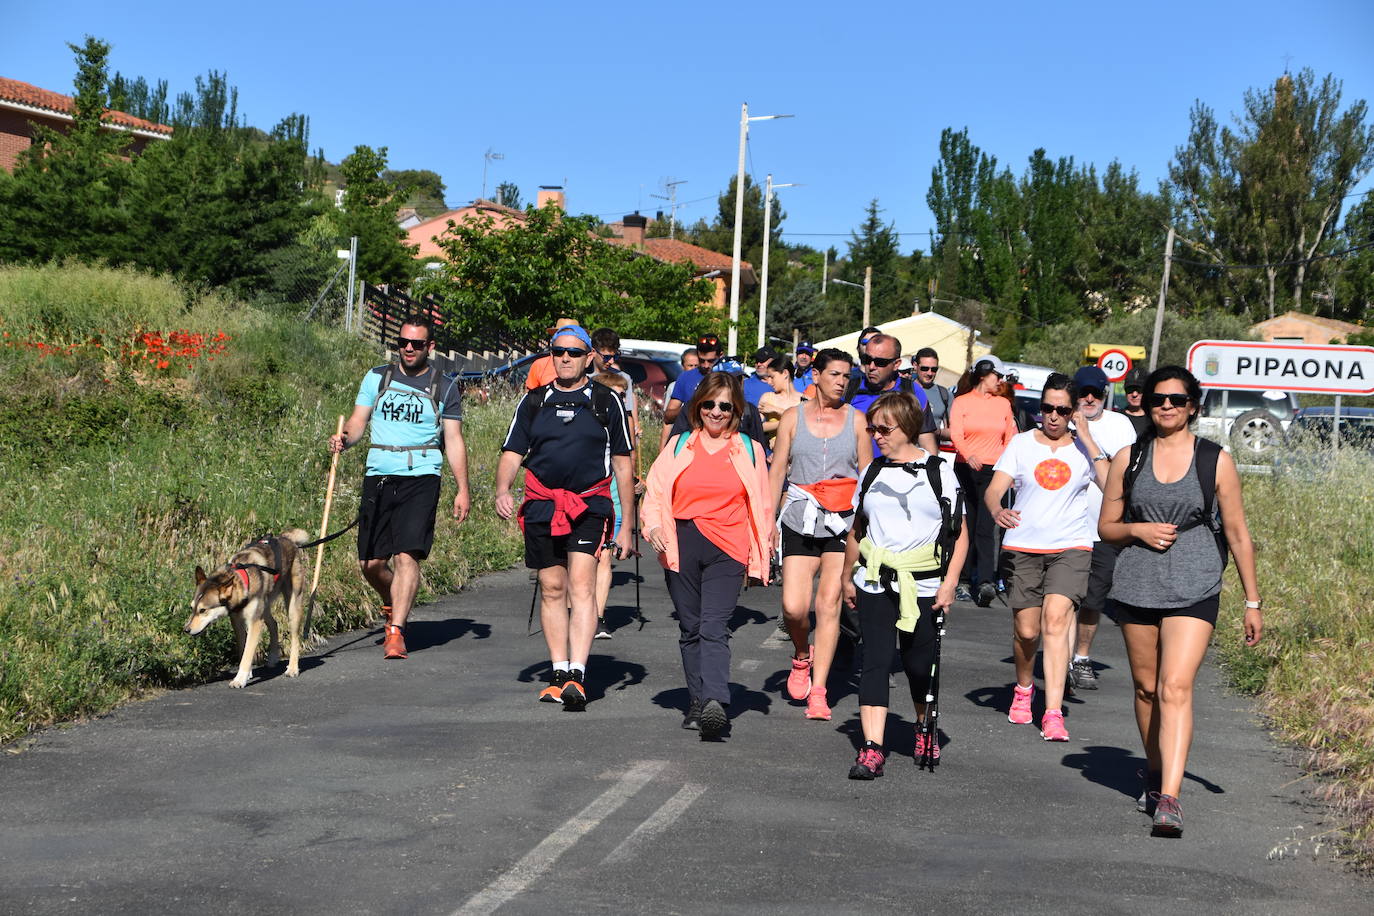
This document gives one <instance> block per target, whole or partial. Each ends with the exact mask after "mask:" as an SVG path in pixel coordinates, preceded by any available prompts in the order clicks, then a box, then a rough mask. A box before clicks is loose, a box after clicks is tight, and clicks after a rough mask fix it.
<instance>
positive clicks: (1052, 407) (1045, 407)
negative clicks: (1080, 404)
mask: <svg viewBox="0 0 1374 916" xmlns="http://www.w3.org/2000/svg"><path fill="white" fill-rule="evenodd" d="M1040 412H1041V413H1042V414H1046V415H1048V414H1051V413H1057V414H1059V415H1060V416H1061V417H1071V416H1073V408H1072V407H1066V406H1064V405H1063V404H1046V403H1045V402H1044V401H1041V402H1040Z"/></svg>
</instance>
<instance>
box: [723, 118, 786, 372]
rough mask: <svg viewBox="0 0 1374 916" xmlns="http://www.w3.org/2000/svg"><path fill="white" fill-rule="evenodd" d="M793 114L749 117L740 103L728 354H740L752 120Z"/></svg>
mask: <svg viewBox="0 0 1374 916" xmlns="http://www.w3.org/2000/svg"><path fill="white" fill-rule="evenodd" d="M790 117H792V116H791V115H758V116H756V117H752V118H751V117H749V103H748V102H744V103H743V104H741V105H740V111H739V167H738V168H737V169H736V171H735V244H734V250H733V252H732V254H731V255H730V334H729V348H728V350H727V353H726V355H727V356H738V355H739V354H738V353H737V352H736V349H737V346H738V344H739V280H740V277H739V269H740V247H741V246H742V244H743V241H744V236H743V232H744V153H745V148H746V144H747V143H748V142H749V122H750V121H772V120H775V119H777V118H790Z"/></svg>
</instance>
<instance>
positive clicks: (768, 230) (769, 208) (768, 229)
mask: <svg viewBox="0 0 1374 916" xmlns="http://www.w3.org/2000/svg"><path fill="white" fill-rule="evenodd" d="M795 187H797V185H796V184H773V175H772V173H771V172H770V173H769V175H768V182H767V188H768V190H766V191H765V192H764V194H763V276H762V278H761V279H760V281H759V283H760V286H759V342H758V347H759V349H763V341H764V336H765V335H764V332H763V328H764V325H765V324H767V322H768V245H769V243H770V242H771V241H772V240H773V228H772V227H773V189H774V188H795Z"/></svg>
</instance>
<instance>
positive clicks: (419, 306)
mask: <svg viewBox="0 0 1374 916" xmlns="http://www.w3.org/2000/svg"><path fill="white" fill-rule="evenodd" d="M416 313H418V314H422V315H425V316H427V317H428V318H429V319H430V321H432V322H433V323H434V341H435V343H436V346H435V351H436V354H437V355H439V356H440V357H441V360H442V361H443V362H446V363H448V367H447V368H448V369H449V371H462V370H470V369H479V370H480V369H490V368H494V367H495V366H498V365H501V364H503V363H506V362H509V361H510V360H513V359H516V358H518V357H520V356H524V355H525V354H527V353H532V352H534V351H536V350H538V349H539V348H540V347H542V346H543V344H544V341H542V340H527V339H524V338H521V337H518V336H516V335H513V334H510V333H509V332H507V331H504V330H501V329H495V328H493V329H489V330H484V331H479V332H476V333H469V334H464V335H462V336H461V337H460V336H459V335H458V334H457V333H455V332H454V331H453V330H451V329H450V327H449V326H448V324H447V323H446V322H445V320H444V303H443V301H442V300H440V299H438V298H436V297H434V296H426V297H424V298H423V299H412V298H411V297H410V296H407V295H406V294H405V293H402V292H401V291H399V290H395V289H391V288H389V287H386V286H373V285H372V284H370V283H365V284H363V299H362V334H363V336H364V337H369V338H371V339H373V340H376V341H377V343H378V344H380V345H381V346H382V347H384V348H386V349H388V350H392V349H395V347H396V338H397V337H398V336H399V334H400V330H401V322H402V321H404V320H405V317H406V316H407V315H411V314H416Z"/></svg>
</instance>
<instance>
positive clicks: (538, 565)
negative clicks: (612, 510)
mask: <svg viewBox="0 0 1374 916" xmlns="http://www.w3.org/2000/svg"><path fill="white" fill-rule="evenodd" d="M606 541H607V534H606V516H604V515H597V514H595V513H594V512H583V513H582V515H581V516H580V517H579V518H578V519H577V521H575V522H573V523H572V533H571V534H560V535H558V536H556V537H555V536H554V535H553V534H550V533H549V523H548V522H525V567H526V568H527V569H548V568H549V567H550V566H565V565H567V562H568V554H570V553H589V554H592V555H595V554H596V552H597V551H598V550H600V549H601V545H602V544H604V543H606Z"/></svg>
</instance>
